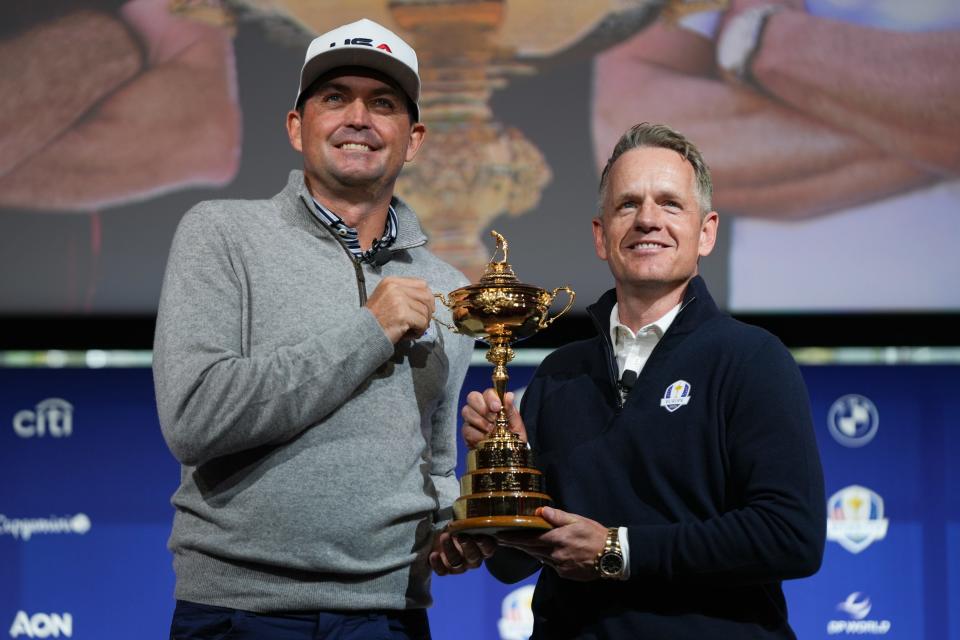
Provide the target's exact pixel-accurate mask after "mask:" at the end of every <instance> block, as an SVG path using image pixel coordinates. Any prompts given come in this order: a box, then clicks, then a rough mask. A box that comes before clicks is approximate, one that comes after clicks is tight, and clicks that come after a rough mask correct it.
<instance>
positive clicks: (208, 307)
mask: <svg viewBox="0 0 960 640" xmlns="http://www.w3.org/2000/svg"><path fill="white" fill-rule="evenodd" d="M309 199H310V195H309V193H308V192H307V190H306V187H305V186H304V182H303V174H302V173H301V172H299V171H294V172H292V173H291V174H290V179H289V182H288V184H287V186H286V188H285V189H284V190H283V191H281V192H280V193H279V194H277V195H276V196H275V197H273V198H272V199H270V200H259V201H246V200H244V201H211V202H203V203H200V204H198V205H197V206H196V207H194V208H193V209H191V210H190V211H189V212H188V213H187V214H186V215H185V216H184V218H183V220H182V221H181V223H180V226H179V227H178V229H177V233H176V236H175V238H174V241H173V247H172V249H171V252H170V258H169V262H168V265H167V272H166V276H165V278H164V284H163V293H162V295H161V301H160V309H159V314H158V318H157V329H156V336H155V344H154V381H155V384H156V395H157V408H158V411H159V415H160V424H161V426H162V429H163V435H164V438H165V439H166V441H167V443H168V445H169V446H170V450H171V451H172V452H173V454H174V455H175V456H176V457H177V459H178V460H179V461H180V462H181V464H182V471H181V482H180V487H179V488H178V489H177V491H176V493H175V494H174V496H173V499H172V502H173V505H174V506H175V507H176V516H175V518H174V525H173V533H172V535H171V538H170V549H171V550H172V552H173V556H174V568H175V570H176V574H177V586H176V597H177V598H179V599H182V600H189V601H192V602H199V603H205V604H212V605H219V606H226V607H232V608H236V609H244V610H250V611H261V612H265V611H298V610H299V611H303V610H317V609H346V610H356V609H406V608H418V607H426V606H428V605H429V604H430V602H431V600H430V594H429V586H430V569H429V565H428V562H427V554H428V553H429V550H430V545H431V541H432V540H431V539H432V536H433V533H434V531H435V530H436V529H437V528H439V527H441V526H442V525H443V524H445V521H446V520H447V519H449V517H450V507H451V505H452V503H453V500H454V499H455V498H456V497H457V490H458V487H457V481H456V478H455V475H454V471H455V468H456V442H457V441H456V417H457V413H458V406H457V405H458V397H459V390H460V385H461V384H462V382H463V378H464V375H465V373H466V369H467V366H468V364H469V358H470V352H471V349H472V342H471V341H470V340H468V339H466V338H464V337H462V336H458V335H454V334H452V333H450V332H449V331H448V330H447V329H445V328H443V327H441V326H440V325H439V324H438V323H436V322H434V323H433V324H432V325H431V327H430V329H429V331H428V332H427V334H426V335H425V336H424V337H423V338H421V339H419V340H417V341H415V342H410V341H405V342H401V343H400V344H399V345H397V346H394V345H393V344H392V343H391V342H390V340H389V339H388V338H387V337H386V335H385V334H384V333H383V330H382V329H381V327H380V325H379V323H378V322H377V320H376V319H375V318H374V316H373V314H372V313H371V312H370V311H369V310H368V309H367V308H366V307H363V306H361V301H362V300H365V295H366V293H367V292H372V291H373V289H374V288H376V286H377V284H378V283H379V281H380V280H381V279H382V278H383V277H385V276H387V275H399V276H411V277H418V278H423V279H425V280H426V281H427V283H428V284H429V286H430V288H431V289H432V290H433V291H436V292H443V293H446V292H449V291H451V290H453V289H456V288H458V287H460V286H463V285H464V284H465V283H466V279H465V278H464V276H463V275H462V274H461V273H460V272H459V271H457V270H456V269H454V268H453V267H451V266H449V265H448V264H446V263H444V262H442V261H441V260H439V259H438V258H436V257H435V256H434V255H433V254H431V253H430V252H429V251H428V250H427V249H426V248H425V247H424V244H425V243H426V238H425V236H424V235H423V232H422V231H421V229H420V225H419V224H418V222H417V219H416V216H415V215H414V213H413V212H412V211H411V210H410V209H409V208H408V207H407V206H406V205H405V204H404V203H403V202H401V201H400V200H397V199H395V200H394V203H393V204H394V207H395V208H396V211H397V214H398V217H399V223H400V224H399V231H398V236H397V240H396V242H395V243H394V245H393V246H392V250H393V251H394V252H395V253H394V258H393V260H392V261H390V262H389V263H387V264H386V265H384V266H383V267H381V268H376V267H372V266H370V265H366V264H364V265H362V266H361V265H358V264H356V263H355V262H354V260H353V259H352V257H351V256H350V255H349V254H348V252H347V251H346V250H345V248H344V246H343V245H341V244H340V242H339V241H338V239H337V238H335V237H334V235H333V234H332V233H331V232H330V231H329V230H328V229H327V228H326V227H324V226H323V225H321V224H320V223H319V222H318V221H317V220H316V218H315V217H314V215H313V213H312V212H311V210H310V208H309V205H308V202H309ZM437 315H438V317H440V318H441V319H444V320H445V321H449V312H448V311H447V310H446V309H445V308H444V307H443V306H442V305H438V310H437Z"/></svg>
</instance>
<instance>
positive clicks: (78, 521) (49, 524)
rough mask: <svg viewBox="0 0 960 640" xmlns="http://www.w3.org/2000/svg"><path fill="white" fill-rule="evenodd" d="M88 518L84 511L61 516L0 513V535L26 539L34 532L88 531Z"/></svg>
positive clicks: (80, 533) (74, 532)
mask: <svg viewBox="0 0 960 640" xmlns="http://www.w3.org/2000/svg"><path fill="white" fill-rule="evenodd" d="M90 526H91V523H90V518H89V517H88V516H87V514H85V513H78V514H77V515H75V516H64V517H62V518H55V517H50V518H8V517H7V516H5V515H3V514H2V513H0V536H3V535H9V536H13V537H14V538H18V539H20V540H23V541H24V542H26V541H28V540H29V539H30V538H32V537H33V536H34V535H36V534H41V533H42V534H56V533H66V534H71V533H73V534H77V535H83V534H85V533H86V532H87V531H90Z"/></svg>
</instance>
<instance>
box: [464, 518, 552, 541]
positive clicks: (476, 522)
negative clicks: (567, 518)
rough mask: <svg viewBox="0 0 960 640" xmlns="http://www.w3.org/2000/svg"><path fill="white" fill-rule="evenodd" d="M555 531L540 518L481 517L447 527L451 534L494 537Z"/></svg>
mask: <svg viewBox="0 0 960 640" xmlns="http://www.w3.org/2000/svg"><path fill="white" fill-rule="evenodd" d="M550 529H553V527H552V526H550V525H549V524H547V521H546V520H544V519H543V518H541V517H539V516H480V517H477V518H465V519H463V520H454V521H453V522H451V523H450V524H449V525H447V530H448V531H449V532H450V533H472V534H476V535H484V536H492V535H496V534H498V533H500V532H501V531H548V530H550Z"/></svg>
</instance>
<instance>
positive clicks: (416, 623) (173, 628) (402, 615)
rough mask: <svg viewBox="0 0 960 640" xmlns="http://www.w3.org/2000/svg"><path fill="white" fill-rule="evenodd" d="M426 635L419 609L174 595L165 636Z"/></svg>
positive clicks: (337, 638) (402, 638)
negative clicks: (284, 604)
mask: <svg viewBox="0 0 960 640" xmlns="http://www.w3.org/2000/svg"><path fill="white" fill-rule="evenodd" d="M254 639H255V640H430V624H429V622H428V620H427V612H426V611H425V610H424V609H410V610H408V611H319V612H317V613H289V614H264V613H253V612H252V611H239V610H237V609H229V608H227V607H215V606H212V605H208V604H197V603H195V602H187V601H185V600H177V607H176V609H174V611H173V622H172V623H171V625H170V640H254Z"/></svg>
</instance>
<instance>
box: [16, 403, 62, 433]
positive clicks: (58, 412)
mask: <svg viewBox="0 0 960 640" xmlns="http://www.w3.org/2000/svg"><path fill="white" fill-rule="evenodd" d="M13 431H14V432H15V433H16V434H17V435H18V436H20V437H21V438H42V437H43V436H45V435H49V436H51V437H54V438H65V437H67V436H69V435H70V434H71V433H73V405H72V404H70V403H69V402H67V401H66V400H63V399H62V398H47V399H46V400H42V401H40V402H39V403H37V406H36V408H34V409H33V410H32V411H31V410H30V409H24V410H23V411H18V412H17V413H16V415H14V416H13Z"/></svg>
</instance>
